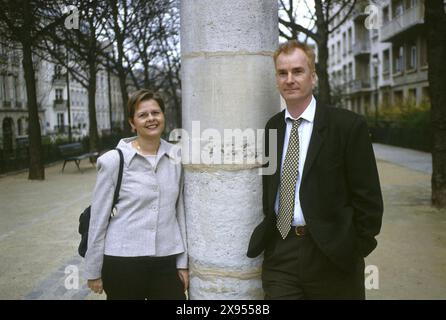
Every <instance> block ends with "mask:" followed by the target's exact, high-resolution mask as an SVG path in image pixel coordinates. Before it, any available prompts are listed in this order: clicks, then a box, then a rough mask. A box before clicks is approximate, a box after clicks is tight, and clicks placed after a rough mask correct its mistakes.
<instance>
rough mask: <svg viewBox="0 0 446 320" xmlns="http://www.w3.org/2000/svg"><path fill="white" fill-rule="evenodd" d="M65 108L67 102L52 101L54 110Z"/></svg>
mask: <svg viewBox="0 0 446 320" xmlns="http://www.w3.org/2000/svg"><path fill="white" fill-rule="evenodd" d="M66 107H67V100H59V99H56V100H54V109H58V110H63V109H65V108H66Z"/></svg>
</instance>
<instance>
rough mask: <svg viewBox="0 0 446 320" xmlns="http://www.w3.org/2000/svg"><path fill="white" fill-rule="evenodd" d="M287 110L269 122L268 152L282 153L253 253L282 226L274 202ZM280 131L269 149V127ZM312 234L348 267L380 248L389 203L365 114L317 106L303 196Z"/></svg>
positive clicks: (266, 191) (267, 189)
mask: <svg viewBox="0 0 446 320" xmlns="http://www.w3.org/2000/svg"><path fill="white" fill-rule="evenodd" d="M285 128H286V127H285V111H282V112H280V113H278V114H276V115H275V116H274V117H272V118H271V119H270V120H269V121H268V123H267V124H266V128H265V129H266V130H265V152H266V154H267V155H269V154H270V152H273V153H275V154H276V155H277V170H276V172H275V174H273V175H264V176H263V212H264V214H265V217H264V220H263V221H262V223H260V225H258V226H257V227H256V229H255V230H254V232H253V234H252V236H251V240H250V243H249V248H248V253H247V255H248V257H252V258H253V257H256V256H258V255H259V254H261V253H262V251H263V250H264V249H265V246H266V245H267V244H268V242H269V241H270V239H271V236H272V235H273V233H274V232H275V228H276V214H275V212H274V202H275V199H276V194H277V191H278V188H279V184H280V171H281V170H280V167H281V159H282V152H283V144H284V137H285ZM269 129H277V139H278V142H277V149H276V150H269V145H268V142H269V139H268V130H269ZM299 198H300V202H301V207H302V211H303V214H304V218H305V221H306V223H307V227H308V229H309V231H310V234H311V236H312V238H313V239H314V241H315V242H316V244H317V245H318V246H319V248H320V249H321V250H322V252H324V253H325V255H327V256H328V257H329V258H330V259H331V260H332V261H333V262H334V263H335V264H337V265H338V266H339V267H341V268H342V269H345V270H349V269H350V268H351V267H353V266H354V262H355V261H356V260H357V258H358V255H360V256H363V257H365V256H367V255H368V254H370V252H372V251H373V249H374V248H375V247H376V244H377V242H376V240H375V236H376V235H377V234H378V233H379V231H380V229H381V220H382V214H383V201H382V195H381V188H380V184H379V177H378V171H377V168H376V161H375V156H374V153H373V149H372V144H371V141H370V137H369V132H368V128H367V124H366V122H365V120H364V118H363V117H361V116H359V115H357V114H355V113H353V112H350V111H348V110H344V109H339V108H328V107H322V106H320V105H317V106H316V114H315V118H314V124H313V132H312V135H311V140H310V145H309V148H308V152H307V157H306V160H305V164H304V170H303V177H302V181H301V186H300V194H299Z"/></svg>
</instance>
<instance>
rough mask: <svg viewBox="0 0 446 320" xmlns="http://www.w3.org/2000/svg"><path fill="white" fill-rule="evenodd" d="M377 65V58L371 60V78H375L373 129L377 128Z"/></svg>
mask: <svg viewBox="0 0 446 320" xmlns="http://www.w3.org/2000/svg"><path fill="white" fill-rule="evenodd" d="M378 65H379V59H378V57H377V56H374V57H373V58H372V66H373V76H374V78H375V90H374V91H375V92H374V98H373V100H374V102H375V128H377V127H378Z"/></svg>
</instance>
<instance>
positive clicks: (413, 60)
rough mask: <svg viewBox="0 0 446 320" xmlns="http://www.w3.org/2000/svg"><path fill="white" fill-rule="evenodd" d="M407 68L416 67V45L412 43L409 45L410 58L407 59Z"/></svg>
mask: <svg viewBox="0 0 446 320" xmlns="http://www.w3.org/2000/svg"><path fill="white" fill-rule="evenodd" d="M409 61H410V62H409V68H410V69H416V68H417V46H415V45H412V46H411V47H410V60H409Z"/></svg>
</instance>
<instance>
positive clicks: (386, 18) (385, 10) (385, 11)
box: [383, 6, 389, 24]
mask: <svg viewBox="0 0 446 320" xmlns="http://www.w3.org/2000/svg"><path fill="white" fill-rule="evenodd" d="M388 22H389V6H387V7H384V8H383V24H387V23H388Z"/></svg>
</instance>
